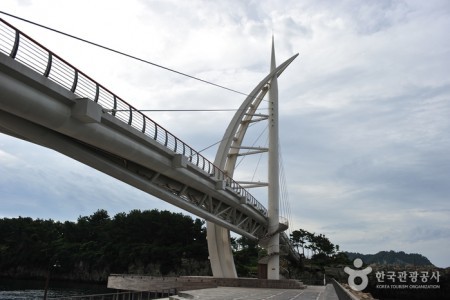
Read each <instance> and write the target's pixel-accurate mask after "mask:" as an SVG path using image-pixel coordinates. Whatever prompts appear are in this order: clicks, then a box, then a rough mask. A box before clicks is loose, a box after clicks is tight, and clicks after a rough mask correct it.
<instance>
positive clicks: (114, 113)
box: [112, 95, 117, 117]
mask: <svg viewBox="0 0 450 300" xmlns="http://www.w3.org/2000/svg"><path fill="white" fill-rule="evenodd" d="M113 98H114V107H113V111H112V115H113V116H114V117H115V116H116V109H117V97H116V95H114V96H113Z"/></svg>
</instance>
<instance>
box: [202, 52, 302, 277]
mask: <svg viewBox="0 0 450 300" xmlns="http://www.w3.org/2000/svg"><path fill="white" fill-rule="evenodd" d="M297 56H298V54H296V55H294V56H292V57H291V58H289V59H288V60H286V61H285V62H284V63H282V64H281V65H279V66H278V67H277V68H275V69H273V70H272V71H271V72H270V73H269V74H268V75H267V76H266V77H265V78H264V79H263V80H261V82H260V83H259V84H258V85H257V86H256V87H255V88H254V89H253V91H252V92H251V93H250V94H249V95H248V96H247V98H246V99H245V101H244V102H243V103H242V104H241V106H240V107H239V110H238V111H237V112H236V114H235V115H234V117H233V119H232V120H231V122H230V124H229V125H228V128H227V130H226V131H225V134H224V137H223V139H222V142H221V143H220V146H219V149H218V150H217V154H216V158H215V160H214V164H215V165H216V166H217V167H219V168H220V169H222V170H223V171H225V173H226V174H227V175H228V176H230V177H233V174H234V169H235V165H236V160H237V156H238V154H239V148H240V147H241V146H242V141H243V139H244V136H245V133H246V131H247V129H248V126H249V125H250V123H251V121H252V119H253V117H255V112H256V110H257V109H258V106H259V105H260V103H261V101H262V100H263V98H264V96H265V95H266V93H267V92H268V91H269V86H270V82H271V80H272V78H274V77H275V76H276V77H279V76H280V75H281V73H283V71H284V70H285V69H286V68H287V66H288V65H289V64H290V63H291V62H292V61H293V60H294V59H295V58H296V57H297ZM206 227H207V237H208V251H209V259H210V262H211V269H212V272H213V276H214V277H217V278H237V274H236V268H235V265H234V260H233V253H232V251H231V242H230V231H229V230H228V229H226V228H224V227H222V226H219V225H216V224H214V223H212V222H207V223H206Z"/></svg>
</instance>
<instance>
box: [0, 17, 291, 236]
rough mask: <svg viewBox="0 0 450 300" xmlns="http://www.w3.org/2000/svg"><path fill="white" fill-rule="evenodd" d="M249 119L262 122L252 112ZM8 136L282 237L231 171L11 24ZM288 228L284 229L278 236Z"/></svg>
mask: <svg viewBox="0 0 450 300" xmlns="http://www.w3.org/2000/svg"><path fill="white" fill-rule="evenodd" d="M0 20H1V19H0ZM294 58H295V56H294V57H293V58H291V59H289V60H288V61H286V62H285V63H283V64H281V65H280V66H279V67H277V68H276V69H275V70H274V71H272V72H271V74H269V75H268V76H267V79H266V81H265V82H267V80H268V79H270V78H271V77H273V76H278V75H279V74H281V72H282V71H283V70H284V69H285V68H286V67H287V65H288V64H289V63H290V62H291V61H292V60H293V59H294ZM263 81H264V80H263ZM262 83H263V82H262ZM263 89H264V84H262V86H261V87H260V88H259V90H260V91H262V90H263ZM249 107H251V105H249ZM243 113H244V114H245V115H246V116H247V118H248V117H250V118H251V117H253V116H255V112H254V110H252V109H250V108H248V111H245V112H243ZM0 132H2V133H4V134H7V135H10V136H13V137H16V138H19V139H22V140H25V141H28V142H31V143H35V144H38V145H41V146H44V147H47V148H50V149H53V150H55V151H58V152H60V153H62V154H64V155H66V156H69V157H71V158H73V159H75V160H77V161H80V162H82V163H84V164H86V165H89V166H91V167H93V168H95V169H97V170H99V171H101V172H103V173H105V174H108V175H110V176H113V177H115V178H117V179H119V180H121V181H123V182H126V183H128V184H130V185H132V186H134V187H136V188H138V189H140V190H142V191H144V192H147V193H149V194H151V195H153V196H155V197H158V198H160V199H162V200H164V201H166V202H168V203H171V204H173V205H175V206H177V207H179V208H181V209H183V210H186V211H188V212H190V213H192V214H195V215H197V216H199V217H201V218H204V219H205V220H207V221H208V222H212V223H214V224H217V225H218V226H221V227H224V228H227V229H229V230H231V231H233V232H236V233H238V234H240V235H243V236H246V237H248V238H251V239H254V240H260V241H262V240H264V238H265V237H267V236H268V235H270V234H273V233H274V230H271V232H269V231H270V230H269V226H268V212H267V209H266V208H265V207H264V206H263V205H262V204H261V203H260V202H259V201H258V200H257V199H256V198H255V197H254V196H252V194H250V193H249V192H248V191H247V190H246V189H245V188H243V187H242V186H241V185H240V184H239V183H238V182H236V181H235V180H233V178H231V177H230V176H229V175H227V173H226V172H224V171H223V170H221V169H220V168H219V167H217V166H216V165H215V164H213V163H212V162H211V161H209V160H208V159H206V158H205V157H204V156H202V155H201V154H200V153H199V152H197V151H196V150H194V149H193V148H192V147H190V146H189V145H187V144H186V143H184V142H183V141H182V140H180V139H179V138H178V137H176V136H174V135H173V134H171V133H170V132H168V131H167V130H165V129H164V128H163V127H162V126H161V125H159V124H157V123H156V122H154V121H153V120H152V119H150V118H149V117H147V116H146V115H145V114H143V113H142V112H140V111H139V110H138V109H137V108H135V107H133V106H132V105H130V104H129V103H127V102H126V101H124V100H123V99H121V98H120V97H119V96H117V95H115V94H114V93H113V92H111V91H110V90H109V89H107V88H106V87H104V86H102V85H101V84H99V83H98V82H96V81H94V80H93V79H91V78H90V77H89V76H88V75H86V74H85V73H83V72H82V71H80V70H78V69H77V68H75V67H74V66H72V65H71V64H70V63H68V62H67V61H65V60H64V59H62V58H61V57H59V56H57V55H56V54H54V53H52V52H51V51H50V50H48V49H47V48H45V47H44V46H42V45H41V44H39V43H38V42H36V41H35V40H33V39H32V38H30V37H29V36H27V35H26V34H24V33H22V32H20V31H19V30H17V29H16V28H14V27H13V26H11V25H10V24H8V23H7V22H5V21H3V20H1V22H0ZM62 201H63V200H62ZM286 225H287V224H285V223H283V222H280V226H279V228H278V229H276V230H275V231H277V232H281V231H282V230H285V229H286V228H287V226H286Z"/></svg>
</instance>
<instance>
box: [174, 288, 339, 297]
mask: <svg viewBox="0 0 450 300" xmlns="http://www.w3.org/2000/svg"><path fill="white" fill-rule="evenodd" d="M168 299H170V300H184V299H201V300H238V299H239V300H241V299H242V300H264V299H272V300H291V299H292V300H294V299H295V300H338V296H337V294H336V292H335V290H334V287H333V285H332V284H328V285H327V286H326V287H325V286H308V287H307V288H306V289H301V290H295V289H289V290H286V289H261V288H237V287H218V288H210V289H202V290H193V291H186V292H181V293H179V295H178V296H171V297H170V298H168Z"/></svg>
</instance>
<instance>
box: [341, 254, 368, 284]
mask: <svg viewBox="0 0 450 300" xmlns="http://www.w3.org/2000/svg"><path fill="white" fill-rule="evenodd" d="M353 265H354V266H355V268H357V269H359V268H361V267H362V265H363V262H362V260H361V259H360V258H356V259H355V260H354V261H353ZM344 272H345V273H347V274H348V275H349V276H348V285H349V286H350V287H351V288H352V290H355V291H362V290H363V289H365V288H366V287H367V285H368V284H369V278H368V277H367V274H369V273H370V272H372V268H371V267H367V268H365V269H362V270H353V269H352V268H349V267H345V268H344ZM357 277H359V278H361V281H362V282H361V283H360V284H356V283H355V279H356V278H357Z"/></svg>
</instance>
